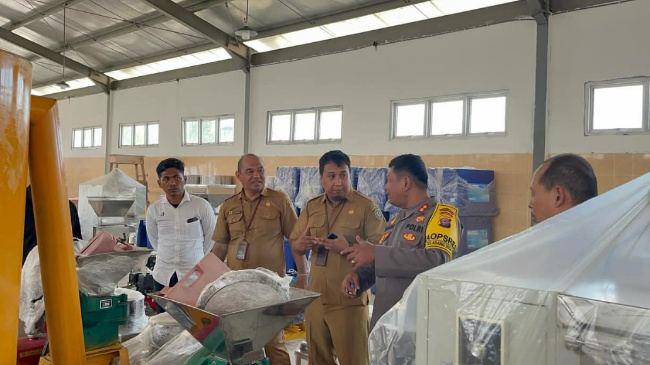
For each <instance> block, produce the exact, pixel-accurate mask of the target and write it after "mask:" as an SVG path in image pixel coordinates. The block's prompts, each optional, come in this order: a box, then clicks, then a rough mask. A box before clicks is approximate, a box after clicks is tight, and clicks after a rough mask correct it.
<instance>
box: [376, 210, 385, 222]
mask: <svg viewBox="0 0 650 365" xmlns="http://www.w3.org/2000/svg"><path fill="white" fill-rule="evenodd" d="M375 218H377V219H379V220H382V219H383V218H384V214H383V213H382V212H381V210H379V208H375Z"/></svg>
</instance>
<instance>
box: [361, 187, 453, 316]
mask: <svg viewBox="0 0 650 365" xmlns="http://www.w3.org/2000/svg"><path fill="white" fill-rule="evenodd" d="M441 213H442V214H441ZM452 220H453V223H454V224H453V225H452ZM450 227H453V228H454V229H455V230H456V234H449V235H447V234H443V233H441V232H446V230H448V229H449V228H450ZM459 227H460V223H459V221H458V214H457V209H456V208H454V207H453V206H450V205H445V204H437V203H436V201H435V199H434V198H430V199H428V200H426V201H424V202H422V203H420V204H418V205H416V206H414V207H411V208H408V209H404V210H402V211H400V212H399V213H398V214H397V216H396V217H395V218H393V219H392V220H390V222H389V223H388V224H387V225H386V231H385V232H384V234H383V236H382V238H381V244H380V245H378V246H376V247H375V262H374V264H373V265H368V266H364V267H361V268H358V269H357V270H356V273H357V274H358V275H359V283H360V286H361V289H365V288H367V287H370V286H372V284H373V283H374V284H375V285H376V287H375V290H376V298H375V302H374V306H373V314H372V321H371V323H372V326H373V327H374V324H375V323H377V320H378V319H379V318H381V316H382V315H384V313H386V312H387V311H388V310H389V309H390V308H391V307H392V306H393V305H395V303H397V302H398V301H399V300H400V299H401V298H402V295H403V294H404V291H405V290H406V288H407V287H408V286H409V285H410V284H411V282H412V281H413V279H414V278H415V277H416V276H417V275H418V274H420V273H422V272H424V271H427V270H429V269H432V268H434V267H436V266H438V265H442V264H444V263H445V262H448V261H449V260H450V259H452V258H453V256H454V255H455V254H456V250H457V244H458V242H457V240H458V238H459V237H460V228H459Z"/></svg>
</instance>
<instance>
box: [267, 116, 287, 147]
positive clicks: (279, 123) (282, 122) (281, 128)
mask: <svg viewBox="0 0 650 365" xmlns="http://www.w3.org/2000/svg"><path fill="white" fill-rule="evenodd" d="M290 138H291V115H290V114H275V115H271V141H274V142H277V141H289V140H290Z"/></svg>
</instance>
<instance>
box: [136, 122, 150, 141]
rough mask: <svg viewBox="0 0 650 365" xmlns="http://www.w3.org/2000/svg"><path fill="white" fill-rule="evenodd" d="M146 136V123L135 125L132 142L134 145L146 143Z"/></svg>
mask: <svg viewBox="0 0 650 365" xmlns="http://www.w3.org/2000/svg"><path fill="white" fill-rule="evenodd" d="M146 136H147V125H146V124H138V125H136V126H135V142H134V144H135V145H136V146H144V145H145V144H146V142H145V141H146V138H145V137H146Z"/></svg>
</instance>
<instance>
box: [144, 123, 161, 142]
mask: <svg viewBox="0 0 650 365" xmlns="http://www.w3.org/2000/svg"><path fill="white" fill-rule="evenodd" d="M159 131H160V126H159V124H158V123H149V125H148V130H147V144H148V145H157V144H158V133H159Z"/></svg>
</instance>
